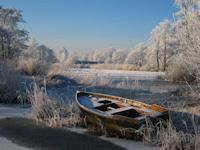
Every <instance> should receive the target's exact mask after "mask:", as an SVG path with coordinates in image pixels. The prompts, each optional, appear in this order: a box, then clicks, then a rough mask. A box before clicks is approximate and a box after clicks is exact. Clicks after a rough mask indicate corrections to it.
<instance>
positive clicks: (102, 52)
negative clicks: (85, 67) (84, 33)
mask: <svg viewBox="0 0 200 150" xmlns="http://www.w3.org/2000/svg"><path fill="white" fill-rule="evenodd" d="M115 51H116V50H115V48H114V47H110V48H104V49H96V50H95V51H94V55H93V60H94V61H96V62H105V60H106V59H107V58H112V55H113V53H114V52H115Z"/></svg>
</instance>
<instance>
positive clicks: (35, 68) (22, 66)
mask: <svg viewBox="0 0 200 150" xmlns="http://www.w3.org/2000/svg"><path fill="white" fill-rule="evenodd" d="M49 65H50V64H47V63H46V62H44V61H40V60H39V59H36V58H28V59H20V60H19V61H18V67H17V69H18V70H20V71H21V72H23V73H26V74H28V75H45V74H47V72H48V69H49Z"/></svg>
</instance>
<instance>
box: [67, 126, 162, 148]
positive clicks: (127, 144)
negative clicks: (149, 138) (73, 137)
mask: <svg viewBox="0 0 200 150" xmlns="http://www.w3.org/2000/svg"><path fill="white" fill-rule="evenodd" d="M68 130H70V131H73V132H76V133H79V134H87V133H88V130H87V129H83V128H68ZM100 139H103V140H105V141H109V142H111V143H113V144H115V145H119V146H121V147H123V148H125V149H127V150H158V149H159V148H158V147H153V146H145V145H144V143H142V142H139V141H133V140H126V139H119V138H110V137H106V136H100Z"/></svg>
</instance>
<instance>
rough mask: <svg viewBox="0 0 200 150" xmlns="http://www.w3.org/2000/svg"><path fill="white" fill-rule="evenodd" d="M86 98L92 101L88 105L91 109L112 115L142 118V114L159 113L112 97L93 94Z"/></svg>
mask: <svg viewBox="0 0 200 150" xmlns="http://www.w3.org/2000/svg"><path fill="white" fill-rule="evenodd" d="M85 96H86V95H85ZM84 99H85V101H84V102H86V101H90V102H91V103H92V104H91V105H90V106H88V107H90V108H89V109H92V110H93V111H96V112H100V113H103V114H107V115H112V116H115V115H117V116H122V117H129V118H137V117H139V118H141V117H142V116H143V117H144V116H145V115H148V114H150V115H151V114H157V113H158V112H155V111H153V110H151V109H148V108H145V107H138V106H133V105H130V104H128V103H124V102H121V101H118V100H114V99H111V98H101V97H96V96H93V95H87V97H86V98H84Z"/></svg>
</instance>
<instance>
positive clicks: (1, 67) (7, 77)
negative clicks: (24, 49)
mask: <svg viewBox="0 0 200 150" xmlns="http://www.w3.org/2000/svg"><path fill="white" fill-rule="evenodd" d="M21 79H22V77H21V75H20V74H19V73H18V72H17V71H16V70H15V69H14V68H13V67H10V66H8V65H6V64H4V63H0V102H4V103H11V102H17V96H18V93H17V92H18V90H20V86H21Z"/></svg>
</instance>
